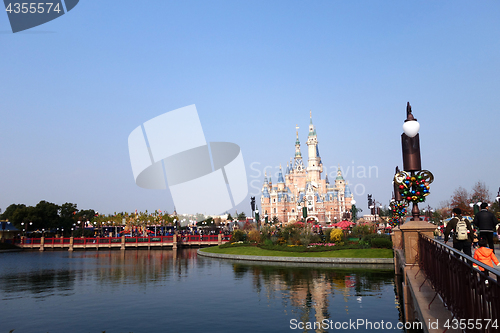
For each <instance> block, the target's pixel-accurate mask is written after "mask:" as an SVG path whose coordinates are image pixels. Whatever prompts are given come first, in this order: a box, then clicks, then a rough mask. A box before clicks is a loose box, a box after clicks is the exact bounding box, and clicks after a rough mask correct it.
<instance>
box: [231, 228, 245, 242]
mask: <svg viewBox="0 0 500 333" xmlns="http://www.w3.org/2000/svg"><path fill="white" fill-rule="evenodd" d="M246 236H247V235H246V234H245V233H244V232H243V231H241V230H239V229H236V230H234V231H233V237H232V238H231V242H233V243H235V242H244V241H245V239H246Z"/></svg>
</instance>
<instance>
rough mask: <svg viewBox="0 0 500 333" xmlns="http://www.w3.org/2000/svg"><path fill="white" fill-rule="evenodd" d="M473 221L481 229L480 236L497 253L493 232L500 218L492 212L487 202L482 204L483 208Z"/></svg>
mask: <svg viewBox="0 0 500 333" xmlns="http://www.w3.org/2000/svg"><path fill="white" fill-rule="evenodd" d="M472 223H473V224H474V225H475V226H477V228H478V229H479V238H480V239H486V240H487V241H488V246H489V248H490V249H492V250H493V253H495V248H494V247H493V232H494V230H495V227H496V225H497V223H498V220H497V218H496V217H495V215H493V213H492V212H490V211H488V203H487V202H483V203H482V204H481V210H480V211H479V212H478V213H477V214H476V216H474V221H472Z"/></svg>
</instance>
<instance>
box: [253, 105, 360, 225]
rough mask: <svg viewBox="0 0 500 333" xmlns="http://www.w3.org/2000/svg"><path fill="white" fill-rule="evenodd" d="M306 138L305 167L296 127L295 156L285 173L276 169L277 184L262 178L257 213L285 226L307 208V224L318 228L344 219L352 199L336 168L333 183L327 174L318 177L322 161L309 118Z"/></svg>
mask: <svg viewBox="0 0 500 333" xmlns="http://www.w3.org/2000/svg"><path fill="white" fill-rule="evenodd" d="M309 117H310V123H309V135H308V138H307V142H306V144H307V147H308V154H309V159H308V160H307V167H305V166H304V163H303V161H302V154H301V152H300V141H299V131H298V129H299V127H298V126H297V127H296V131H297V139H296V141H295V157H294V158H293V159H291V160H290V164H288V163H287V167H286V169H285V174H284V175H283V171H282V169H281V166H280V171H279V174H278V182H277V183H276V184H273V183H272V180H271V177H269V180H268V179H267V174H266V175H265V177H264V185H263V186H262V196H261V198H260V203H261V214H262V216H266V215H267V216H268V220H269V221H270V222H271V221H272V220H273V219H274V218H275V217H277V218H278V220H279V222H281V223H283V224H286V223H289V222H292V223H293V222H296V221H300V220H302V210H303V207H306V208H307V222H314V223H319V224H322V225H325V224H328V223H334V222H339V221H341V220H342V219H343V218H345V217H346V216H348V214H349V212H350V210H351V201H352V200H353V196H352V194H351V191H350V189H349V186H347V183H346V182H345V180H344V178H343V177H342V172H341V171H340V168H339V169H338V171H337V177H336V178H335V182H334V183H330V181H329V180H328V174H327V175H326V176H325V178H324V179H322V178H321V174H322V172H323V162H322V161H321V156H320V155H319V148H318V138H317V135H316V129H315V127H314V125H313V122H312V114H310V115H309Z"/></svg>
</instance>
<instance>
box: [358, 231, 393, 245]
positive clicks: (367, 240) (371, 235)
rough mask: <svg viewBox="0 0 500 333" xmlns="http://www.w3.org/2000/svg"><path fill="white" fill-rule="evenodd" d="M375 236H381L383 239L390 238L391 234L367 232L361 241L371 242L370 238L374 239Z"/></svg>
mask: <svg viewBox="0 0 500 333" xmlns="http://www.w3.org/2000/svg"><path fill="white" fill-rule="evenodd" d="M375 238H383V239H388V240H391V236H389V235H386V234H377V233H373V234H369V235H366V236H365V237H363V239H362V241H363V242H368V243H370V244H371V241H372V239H375Z"/></svg>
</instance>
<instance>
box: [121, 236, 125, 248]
mask: <svg viewBox="0 0 500 333" xmlns="http://www.w3.org/2000/svg"><path fill="white" fill-rule="evenodd" d="M120 250H125V236H122V246H121V247H120Z"/></svg>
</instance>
